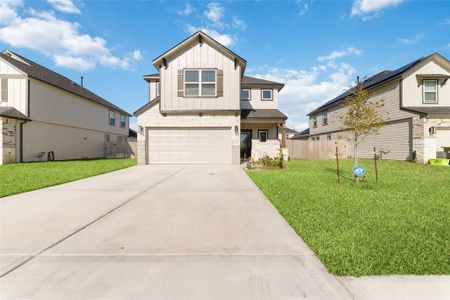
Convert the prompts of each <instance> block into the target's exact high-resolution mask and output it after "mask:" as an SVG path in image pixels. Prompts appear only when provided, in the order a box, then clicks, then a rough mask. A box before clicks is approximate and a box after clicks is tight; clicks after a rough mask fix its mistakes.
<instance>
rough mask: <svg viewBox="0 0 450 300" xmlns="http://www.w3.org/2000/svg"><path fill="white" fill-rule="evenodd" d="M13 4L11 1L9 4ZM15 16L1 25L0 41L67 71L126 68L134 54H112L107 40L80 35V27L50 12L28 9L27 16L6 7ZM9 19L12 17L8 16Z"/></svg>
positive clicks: (128, 66)
mask: <svg viewBox="0 0 450 300" xmlns="http://www.w3.org/2000/svg"><path fill="white" fill-rule="evenodd" d="M10 2H12V1H10ZM8 7H9V8H10V9H11V8H12V9H13V12H14V13H15V15H14V14H11V13H10V14H9V15H10V17H8V19H6V21H4V22H3V24H4V25H0V41H2V42H4V43H5V44H8V45H10V46H13V47H17V48H27V49H31V50H35V51H38V52H40V53H42V54H44V55H46V56H48V57H50V58H51V59H52V60H53V61H54V62H55V64H57V65H58V66H63V67H66V68H70V69H76V70H82V71H84V70H88V69H92V68H94V67H95V66H96V65H97V64H100V65H103V66H107V67H112V68H122V69H129V68H130V66H131V62H132V59H133V57H134V56H135V55H134V53H133V54H131V55H130V54H128V55H126V56H124V57H118V56H115V55H113V54H112V52H111V50H110V48H108V46H107V42H106V40H104V39H103V38H101V37H98V36H90V35H88V34H83V33H81V32H80V30H81V25H80V24H78V23H76V22H69V21H66V20H62V19H59V18H57V17H56V16H55V15H54V14H53V13H52V12H46V11H44V12H36V11H35V10H33V9H28V10H27V12H28V15H27V16H19V15H18V14H17V10H16V9H17V7H18V5H15V6H13V5H9V6H8ZM11 16H12V17H11Z"/></svg>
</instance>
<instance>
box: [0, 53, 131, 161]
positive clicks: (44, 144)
mask: <svg viewBox="0 0 450 300" xmlns="http://www.w3.org/2000/svg"><path fill="white" fill-rule="evenodd" d="M0 90H1V94H0V132H2V133H1V135H0V164H6V163H13V162H31V161H43V160H48V159H53V158H54V159H55V160H66V159H80V158H99V157H105V156H113V157H114V156H116V152H115V150H114V149H116V148H120V149H122V148H123V149H125V147H122V145H123V144H127V142H126V139H127V136H128V119H129V116H130V115H129V114H128V113H127V112H126V111H124V110H122V109H120V108H119V107H117V106H115V105H114V104H112V103H110V102H108V101H106V100H105V99H103V98H101V97H99V96H97V95H95V94H94V93H92V92H91V91H89V90H87V89H85V88H83V87H82V86H81V85H79V84H77V83H75V82H73V81H71V80H70V79H68V78H66V77H64V76H62V75H60V74H58V73H55V72H53V71H51V70H49V69H47V68H45V67H43V66H41V65H39V64H37V63H35V62H32V61H30V60H29V59H26V58H25V57H22V56H20V55H18V54H16V53H14V52H12V51H4V52H3V53H1V52H0ZM120 151H122V150H120ZM124 151H125V150H124ZM123 155H126V154H124V153H121V154H120V156H123Z"/></svg>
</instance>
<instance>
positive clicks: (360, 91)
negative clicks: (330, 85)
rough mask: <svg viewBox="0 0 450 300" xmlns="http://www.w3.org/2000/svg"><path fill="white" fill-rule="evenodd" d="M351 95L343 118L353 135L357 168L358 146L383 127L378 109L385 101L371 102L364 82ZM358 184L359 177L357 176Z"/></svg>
mask: <svg viewBox="0 0 450 300" xmlns="http://www.w3.org/2000/svg"><path fill="white" fill-rule="evenodd" d="M350 92H351V95H350V96H348V97H347V98H346V99H345V100H344V105H345V107H346V108H347V111H346V113H345V114H344V115H342V116H341V119H342V120H343V123H344V128H346V129H347V130H348V131H350V132H351V134H352V142H353V155H354V164H355V167H356V166H357V165H358V146H359V144H360V143H361V142H362V141H364V139H365V138H366V137H367V135H370V134H378V131H379V129H380V128H381V126H382V125H383V118H382V117H381V116H380V114H379V113H378V111H377V110H378V109H379V108H381V107H383V106H384V100H376V101H375V100H369V92H368V91H367V90H365V89H364V85H363V82H359V80H358V82H357V84H356V86H355V87H354V88H352V89H351V91H350ZM355 182H356V183H358V177H357V176H355Z"/></svg>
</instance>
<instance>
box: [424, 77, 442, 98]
mask: <svg viewBox="0 0 450 300" xmlns="http://www.w3.org/2000/svg"><path fill="white" fill-rule="evenodd" d="M426 81H433V82H434V83H435V84H436V85H435V86H436V90H435V91H434V92H426V91H425V82H426ZM438 83H439V82H438V80H437V79H423V80H422V103H423V104H438V103H439V98H438V96H439V94H438V85H439V84H438ZM425 93H435V95H436V100H435V101H433V102H431V101H427V100H425Z"/></svg>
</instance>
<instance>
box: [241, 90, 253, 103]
mask: <svg viewBox="0 0 450 300" xmlns="http://www.w3.org/2000/svg"><path fill="white" fill-rule="evenodd" d="M250 99H251V90H250V89H242V90H241V100H244V101H250Z"/></svg>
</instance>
